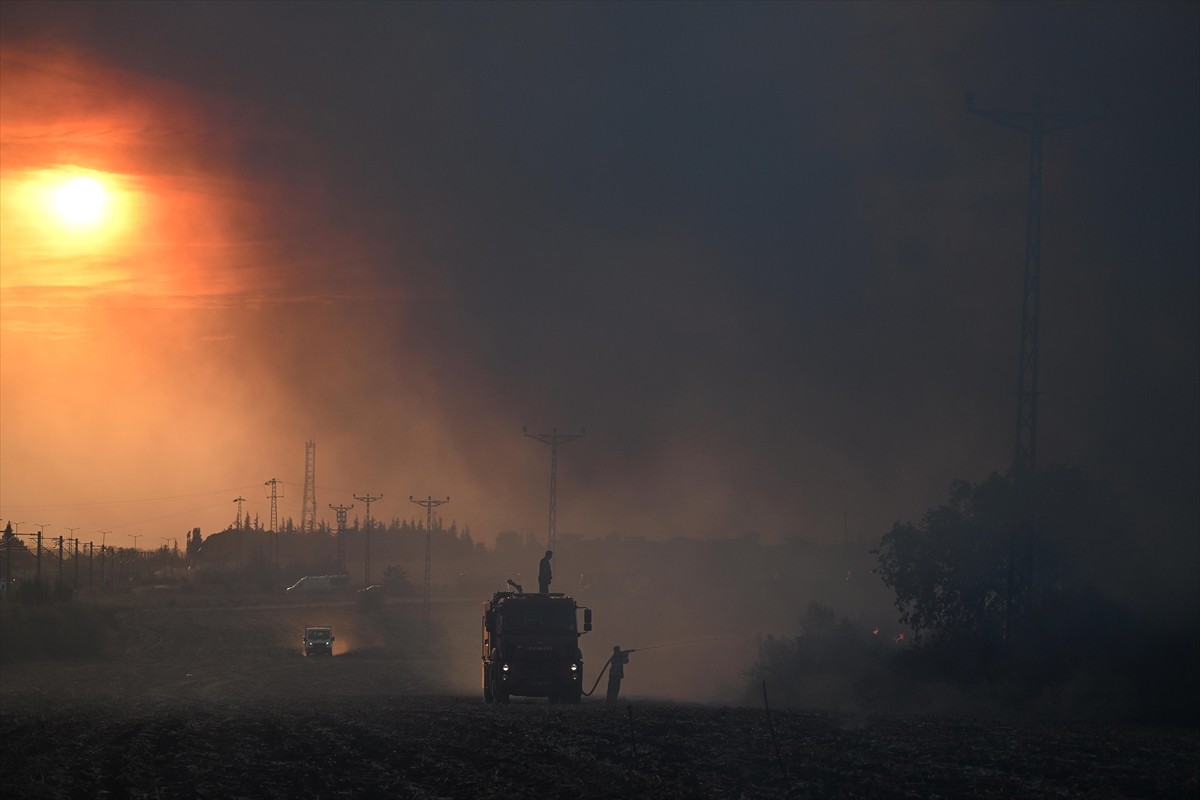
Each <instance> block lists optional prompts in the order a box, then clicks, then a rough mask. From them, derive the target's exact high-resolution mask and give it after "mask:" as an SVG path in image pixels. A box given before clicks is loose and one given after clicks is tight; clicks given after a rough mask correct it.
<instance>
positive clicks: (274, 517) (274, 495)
mask: <svg viewBox="0 0 1200 800" xmlns="http://www.w3.org/2000/svg"><path fill="white" fill-rule="evenodd" d="M280 482H281V481H280V480H279V479H278V478H271V480H269V481H267V482H266V483H264V484H263V486H270V487H271V531H270V533H269V534H268V536H270V539H269V540H268V541H269V542H271V544H272V550H273V552H272V556H271V557H272V560H273V561H274V563H275V568H276V569H279V484H280Z"/></svg>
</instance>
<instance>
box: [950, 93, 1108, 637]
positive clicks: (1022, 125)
mask: <svg viewBox="0 0 1200 800" xmlns="http://www.w3.org/2000/svg"><path fill="white" fill-rule="evenodd" d="M966 100H967V113H969V114H974V115H975V116H977V117H982V118H983V119H986V120H989V121H991V122H994V123H996V124H997V125H1001V126H1003V127H1005V128H1012V129H1013V130H1017V131H1020V132H1021V133H1023V134H1026V135H1027V136H1029V188H1028V195H1027V196H1028V204H1027V208H1026V215H1025V273H1024V280H1023V283H1022V296H1021V350H1020V357H1019V359H1018V365H1017V437H1016V455H1015V457H1014V459H1013V486H1014V489H1015V491H1016V509H1015V514H1014V517H1013V526H1012V528H1011V529H1010V533H1009V540H1008V576H1007V584H1008V586H1007V590H1006V596H1005V604H1004V637H1005V639H1008V640H1011V638H1012V635H1013V620H1014V616H1015V615H1018V614H1019V615H1021V616H1023V617H1025V618H1026V620H1027V621H1028V619H1029V618H1030V617H1031V616H1032V613H1033V605H1034V596H1035V595H1034V591H1033V555H1034V539H1035V536H1036V530H1035V527H1036V526H1035V520H1034V519H1033V512H1032V509H1031V508H1030V506H1031V501H1032V495H1033V483H1034V478H1035V476H1036V474H1037V422H1038V419H1037V401H1038V325H1039V321H1040V314H1041V283H1042V140H1043V139H1044V138H1045V136H1046V134H1048V133H1055V132H1057V131H1065V130H1070V129H1071V128H1078V127H1079V126H1081V125H1086V124H1087V123H1089V122H1093V121H1095V120H1097V119H1099V118H1100V117H1099V115H1097V114H1064V113H1055V112H1049V111H1045V110H1043V108H1042V99H1041V98H1040V97H1035V98H1034V100H1033V110H1032V111H1007V110H1002V109H985V108H977V107H976V106H975V93H974V92H967V98H966ZM1019 570H1022V571H1024V575H1021V574H1019V572H1018V571H1019Z"/></svg>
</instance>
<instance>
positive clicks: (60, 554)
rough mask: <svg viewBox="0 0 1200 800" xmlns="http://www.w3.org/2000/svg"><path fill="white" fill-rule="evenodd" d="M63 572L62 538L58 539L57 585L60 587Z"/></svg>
mask: <svg viewBox="0 0 1200 800" xmlns="http://www.w3.org/2000/svg"><path fill="white" fill-rule="evenodd" d="M62 571H63V537H61V536H60V537H58V583H59V585H60V586H61V585H62Z"/></svg>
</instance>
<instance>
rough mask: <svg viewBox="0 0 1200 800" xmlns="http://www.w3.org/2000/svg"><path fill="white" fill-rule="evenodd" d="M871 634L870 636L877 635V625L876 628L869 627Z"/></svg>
mask: <svg viewBox="0 0 1200 800" xmlns="http://www.w3.org/2000/svg"><path fill="white" fill-rule="evenodd" d="M871 635H872V636H878V635H879V628H878V627H876V628H872V629H871Z"/></svg>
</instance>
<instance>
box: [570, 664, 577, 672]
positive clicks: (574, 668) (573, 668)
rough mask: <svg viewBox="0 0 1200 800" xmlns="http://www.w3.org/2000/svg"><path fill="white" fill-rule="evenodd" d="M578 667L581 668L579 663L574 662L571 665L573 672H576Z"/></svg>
mask: <svg viewBox="0 0 1200 800" xmlns="http://www.w3.org/2000/svg"><path fill="white" fill-rule="evenodd" d="M577 669H579V665H578V664H572V665H571V672H574V671H575V670H577Z"/></svg>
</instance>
